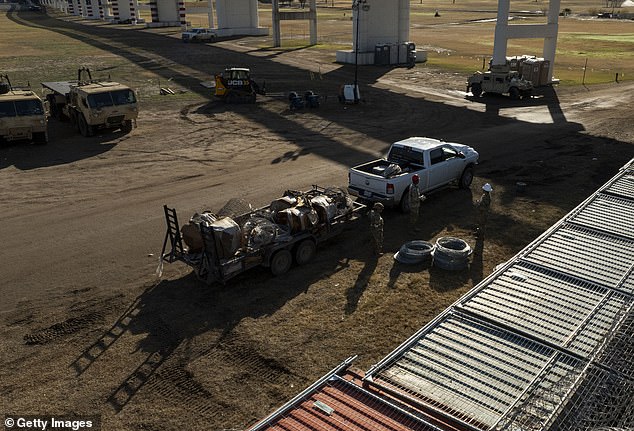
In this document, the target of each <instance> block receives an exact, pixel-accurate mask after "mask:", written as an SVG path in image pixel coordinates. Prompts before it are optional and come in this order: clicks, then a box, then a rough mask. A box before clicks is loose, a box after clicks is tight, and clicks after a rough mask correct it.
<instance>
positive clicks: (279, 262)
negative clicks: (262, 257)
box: [271, 250, 293, 276]
mask: <svg viewBox="0 0 634 431" xmlns="http://www.w3.org/2000/svg"><path fill="white" fill-rule="evenodd" d="M292 263H293V256H292V255H291V252H290V251H288V250H280V251H278V252H277V253H275V254H274V255H273V258H272V259H271V273H273V275H276V276H277V275H282V274H285V273H286V272H288V270H289V269H291V264H292Z"/></svg>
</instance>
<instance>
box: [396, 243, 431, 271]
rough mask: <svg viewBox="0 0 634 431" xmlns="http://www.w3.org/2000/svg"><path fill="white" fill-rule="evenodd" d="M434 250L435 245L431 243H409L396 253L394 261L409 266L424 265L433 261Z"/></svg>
mask: <svg viewBox="0 0 634 431" xmlns="http://www.w3.org/2000/svg"><path fill="white" fill-rule="evenodd" d="M433 250H434V245H433V244H432V243H430V242H427V241H421V240H414V241H408V242H406V243H405V244H403V245H402V246H401V248H400V249H399V251H398V252H396V254H395V255H394V259H396V260H397V261H398V262H400V263H404V264H407V265H414V264H417V263H423V262H425V261H427V260H430V259H431V256H432V252H433Z"/></svg>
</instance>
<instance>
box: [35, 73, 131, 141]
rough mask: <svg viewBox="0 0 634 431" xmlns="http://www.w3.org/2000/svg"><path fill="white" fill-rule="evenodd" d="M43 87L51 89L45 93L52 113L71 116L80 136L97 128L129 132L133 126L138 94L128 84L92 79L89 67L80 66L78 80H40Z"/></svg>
mask: <svg viewBox="0 0 634 431" xmlns="http://www.w3.org/2000/svg"><path fill="white" fill-rule="evenodd" d="M85 77H87V79H82V78H85ZM42 87H44V88H45V89H48V90H50V91H51V93H49V94H48V95H47V96H46V99H47V101H48V103H49V109H50V113H51V116H52V117H56V118H57V119H59V120H70V122H71V124H73V125H74V126H75V127H76V128H77V130H79V133H81V134H82V135H83V136H92V135H93V134H94V133H95V131H97V130H100V129H121V131H122V132H124V133H129V132H130V131H131V130H132V128H133V127H136V120H137V117H138V115H139V107H138V102H137V95H136V92H135V91H134V90H132V89H131V88H130V87H128V86H127V85H124V84H120V83H118V82H112V81H99V80H93V79H92V76H91V73H90V70H89V69H86V68H81V69H79V71H78V72H77V81H60V82H42Z"/></svg>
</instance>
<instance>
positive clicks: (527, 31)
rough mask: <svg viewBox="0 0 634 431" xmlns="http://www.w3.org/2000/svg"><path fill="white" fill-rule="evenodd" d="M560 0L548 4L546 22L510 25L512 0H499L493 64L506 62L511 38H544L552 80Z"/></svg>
mask: <svg viewBox="0 0 634 431" xmlns="http://www.w3.org/2000/svg"><path fill="white" fill-rule="evenodd" d="M559 7H560V0H551V1H550V2H549V5H548V20H547V23H546V24H515V25H509V23H508V16H509V11H510V0H499V3H498V19H497V23H496V25H495V40H494V42H493V60H492V65H505V64H506V50H507V45H508V40H509V39H527V38H537V39H539V38H543V39H544V48H543V51H542V56H543V58H544V59H545V60H548V61H549V64H550V69H549V71H548V73H549V77H548V82H552V78H553V70H554V67H555V51H556V49H557V34H558V31H559V24H558V21H559Z"/></svg>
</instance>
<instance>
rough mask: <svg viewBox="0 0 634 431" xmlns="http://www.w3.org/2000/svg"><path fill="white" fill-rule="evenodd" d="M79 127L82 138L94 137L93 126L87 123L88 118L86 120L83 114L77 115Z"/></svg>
mask: <svg viewBox="0 0 634 431" xmlns="http://www.w3.org/2000/svg"><path fill="white" fill-rule="evenodd" d="M77 127H78V128H79V133H81V135H82V136H86V137H88V136H92V134H93V131H92V126H90V125H89V124H88V123H87V122H86V118H84V115H83V114H78V115H77Z"/></svg>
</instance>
